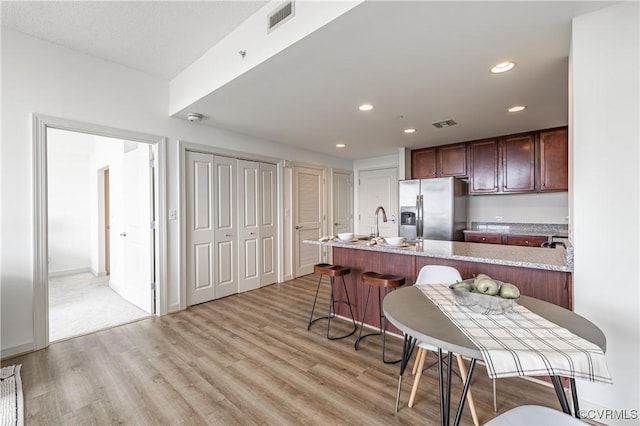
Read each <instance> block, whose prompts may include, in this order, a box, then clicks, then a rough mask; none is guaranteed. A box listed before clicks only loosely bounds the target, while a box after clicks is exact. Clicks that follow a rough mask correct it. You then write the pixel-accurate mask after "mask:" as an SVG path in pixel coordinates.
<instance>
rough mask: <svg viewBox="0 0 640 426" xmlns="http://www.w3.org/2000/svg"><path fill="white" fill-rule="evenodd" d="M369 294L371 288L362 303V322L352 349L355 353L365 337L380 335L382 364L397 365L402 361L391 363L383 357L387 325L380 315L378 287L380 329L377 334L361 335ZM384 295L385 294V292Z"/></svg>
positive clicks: (379, 303) (379, 302) (379, 301)
mask: <svg viewBox="0 0 640 426" xmlns="http://www.w3.org/2000/svg"><path fill="white" fill-rule="evenodd" d="M370 294H371V286H369V288H368V289H367V297H366V299H365V302H364V312H363V313H362V322H361V323H360V333H359V334H358V338H357V339H356V342H355V343H354V347H355V349H356V351H357V350H358V349H359V348H360V341H361V340H362V339H364V338H365V337H369V336H380V335H382V362H384V363H385V364H397V363H399V362H400V361H402V358H401V359H397V360H393V361H388V360H387V358H386V357H385V348H386V341H387V330H386V328H387V323H386V320H387V319H386V318H385V316H384V314H382V295H381V292H380V287H378V306H380V317H379V318H378V321H379V324H380V328H379V330H380V331H378V332H377V333H369V334H365V335H364V336H363V335H362V330H363V328H364V319H365V317H366V315H367V306H368V305H369V295H370ZM385 294H386V292H385Z"/></svg>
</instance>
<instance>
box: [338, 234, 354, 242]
mask: <svg viewBox="0 0 640 426" xmlns="http://www.w3.org/2000/svg"><path fill="white" fill-rule="evenodd" d="M338 238H339V239H341V240H342V241H351V240H353V232H343V233H341V234H338Z"/></svg>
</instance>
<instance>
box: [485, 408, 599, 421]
mask: <svg viewBox="0 0 640 426" xmlns="http://www.w3.org/2000/svg"><path fill="white" fill-rule="evenodd" d="M485 424H486V425H487V426H489V425H492V426H534V425H535V426H541V425H586V424H588V423H585V422H583V421H581V420H580V419H576V418H575V417H571V416H570V415H568V414H565V413H563V412H562V411H558V410H554V409H553V408H549V407H542V406H540V405H523V406H521V407H516V408H512V409H511V410H509V411H507V412H505V413H502V414H500V415H499V416H498V417H495V418H493V419H491V420H490V421H489V422H487V423H485Z"/></svg>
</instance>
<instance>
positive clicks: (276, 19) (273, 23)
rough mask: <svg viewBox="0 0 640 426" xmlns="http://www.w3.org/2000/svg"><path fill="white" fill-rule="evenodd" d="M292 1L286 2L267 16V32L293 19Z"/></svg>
mask: <svg viewBox="0 0 640 426" xmlns="http://www.w3.org/2000/svg"><path fill="white" fill-rule="evenodd" d="M293 12H294V8H293V0H291V1H288V2H286V3H285V4H283V5H282V6H280V7H279V8H278V9H276V10H275V11H273V12H272V13H271V15H269V16H267V32H270V31H273V30H275V29H276V28H277V27H279V26H280V25H282V24H284V23H285V22H287V21H288V20H289V19H291V18H293V15H294V13H293Z"/></svg>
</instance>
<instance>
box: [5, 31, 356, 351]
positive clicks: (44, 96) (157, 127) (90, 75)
mask: <svg viewBox="0 0 640 426" xmlns="http://www.w3.org/2000/svg"><path fill="white" fill-rule="evenodd" d="M1 30H2V36H1V48H0V53H1V55H2V58H1V66H2V69H1V72H0V74H1V79H2V80H1V84H2V99H1V102H2V117H1V118H2V129H1V132H2V133H1V139H2V158H1V159H0V161H1V163H0V182H1V184H2V187H1V188H0V193H1V194H2V212H1V214H0V217H1V222H0V233H1V234H2V239H1V241H0V246H1V248H0V252H1V254H2V257H1V258H0V270H1V272H2V276H1V277H0V278H1V280H2V288H1V289H0V291H1V299H2V301H1V309H0V311H1V321H0V322H1V329H0V335H1V340H0V347H2V357H6V356H10V355H12V354H16V353H18V352H22V351H27V350H29V349H32V348H33V274H34V264H33V258H34V229H33V227H34V204H33V200H34V185H33V176H34V170H33V164H34V158H33V135H32V127H33V124H32V120H33V118H32V114H34V113H37V114H42V115H48V116H53V117H58V118H63V119H68V120H73V121H78V122H84V123H89V124H96V125H101V126H107V127H113V128H116V129H123V130H128V131H135V132H140V133H146V134H150V135H159V136H164V137H166V138H167V151H166V159H167V170H166V182H167V188H166V193H165V194H164V195H165V196H166V208H167V209H169V210H177V211H178V217H181V216H182V215H181V214H180V205H181V204H180V193H179V187H180V176H179V166H178V162H179V157H180V156H179V148H178V140H182V141H189V142H191V143H195V144H201V145H207V146H210V147H213V148H214V149H215V148H216V147H219V148H221V149H227V150H233V151H236V152H246V153H252V154H255V155H262V156H267V157H271V158H279V159H288V160H293V161H301V162H306V163H312V164H318V165H322V166H325V167H336V168H342V169H351V167H352V164H351V161H349V160H344V159H340V158H337V157H331V156H327V155H322V154H318V153H314V152H312V151H307V150H303V149H297V148H292V147H290V146H286V145H283V144H279V143H276V142H273V141H268V140H264V139H259V138H255V137H251V136H247V135H241V134H237V133H233V132H229V131H225V130H221V129H216V128H212V127H209V126H204V125H201V124H194V123H190V122H188V121H186V120H181V119H177V118H172V117H169V116H168V108H169V82H168V81H167V80H163V79H160V78H157V77H153V76H151V75H148V74H145V73H142V72H139V71H136V70H132V69H130V68H127V67H124V66H122V65H119V64H115V63H112V62H109V61H106V60H103V59H99V58H95V57H92V56H89V55H85V54H82V53H78V52H75V51H72V50H70V49H67V48H64V47H62V46H59V45H56V44H53V43H49V42H45V41H42V40H38V39H36V38H34V37H30V36H27V35H25V34H22V33H19V32H16V31H13V30H10V29H7V28H5V27H2V29H1ZM286 190H287V188H284V191H285V192H286ZM283 196H287V194H286V193H285V194H284V195H283ZM162 225H165V228H166V232H167V234H166V245H167V257H168V261H167V265H166V268H167V290H168V291H167V295H166V301H167V305H168V306H170V307H179V306H180V276H181V264H180V241H181V235H180V222H179V221H178V220H169V221H168V222H167V223H166V224H161V226H162ZM174 309H175V308H174Z"/></svg>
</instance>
